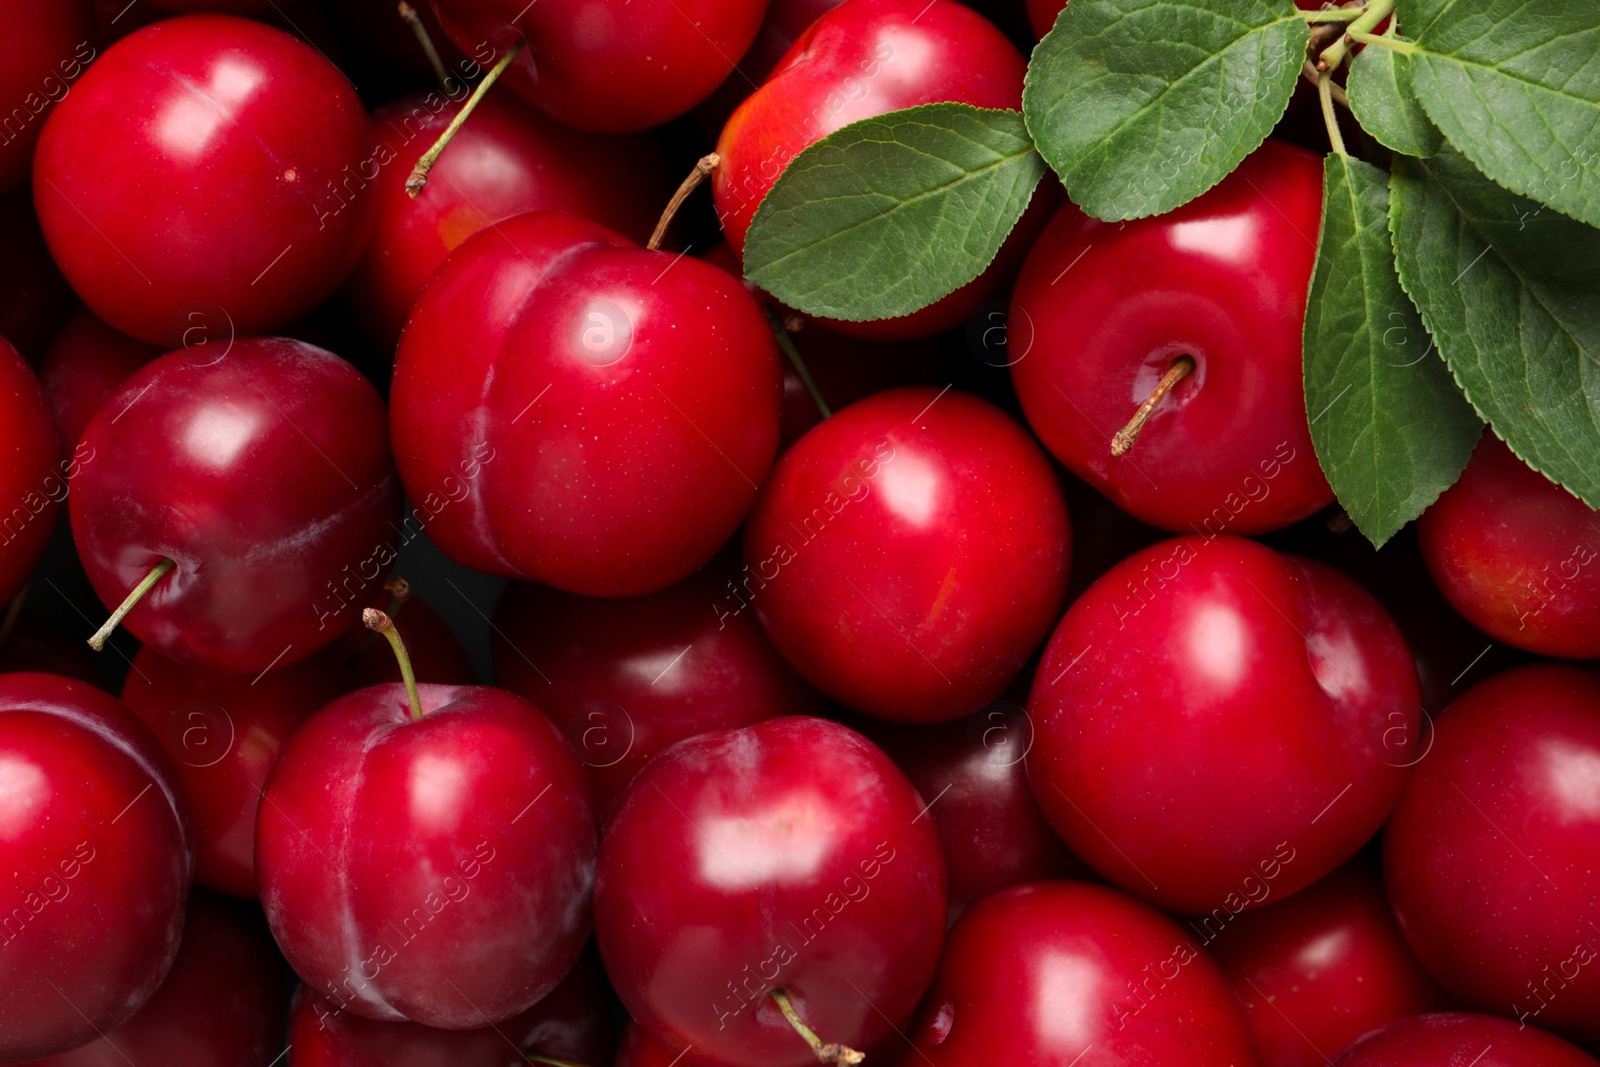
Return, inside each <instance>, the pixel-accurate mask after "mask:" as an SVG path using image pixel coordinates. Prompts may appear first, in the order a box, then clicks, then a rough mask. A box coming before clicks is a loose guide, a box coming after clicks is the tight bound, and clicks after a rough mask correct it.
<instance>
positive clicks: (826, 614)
mask: <svg viewBox="0 0 1600 1067" xmlns="http://www.w3.org/2000/svg"><path fill="white" fill-rule="evenodd" d="M1070 554H1071V530H1070V527H1069V526H1068V522H1067V507H1066V503H1065V501H1064V500H1063V499H1062V496H1061V489H1060V486H1059V484H1058V483H1057V481H1056V477H1055V474H1054V472H1053V471H1051V469H1050V464H1049V460H1048V459H1046V457H1045V455H1044V453H1043V452H1041V451H1040V450H1039V448H1038V446H1037V445H1035V444H1034V443H1033V440H1032V439H1031V438H1030V437H1029V436H1028V435H1027V433H1026V432H1024V431H1023V429H1022V427H1020V426H1018V425H1017V424H1016V423H1015V422H1013V421H1012V420H1011V419H1010V418H1008V417H1007V416H1006V415H1005V414H1004V413H1002V412H1001V411H1000V410H999V409H997V408H994V407H992V406H990V405H989V404H987V403H985V402H983V401H981V400H979V399H977V398H976V397H972V396H968V395H967V394H965V393H959V392H943V393H941V392H940V391H938V390H934V389H896V390H892V391H889V392H885V393H879V394H877V395H875V396H872V397H869V398H867V399H866V400H863V401H861V402H860V403H857V404H853V405H851V406H850V407H848V408H846V409H844V410H843V411H841V412H838V413H836V414H835V415H834V416H833V417H832V418H830V419H828V420H827V421H825V422H824V423H822V425H820V426H818V427H817V428H816V429H814V430H812V431H811V432H810V433H808V434H807V435H806V436H805V437H804V438H802V439H801V440H800V441H799V443H797V444H796V445H795V446H794V447H793V448H791V449H790V450H789V451H788V452H786V453H785V454H784V456H783V458H782V460H781V461H780V462H779V464H778V466H777V467H776V468H774V470H773V474H772V479H771V482H770V484H769V485H768V486H767V488H766V490H765V491H764V492H763V493H762V495H761V499H760V500H759V501H757V503H756V507H755V510H754V512H752V514H751V516H750V521H749V523H748V524H747V525H746V528H745V535H744V559H745V564H746V571H745V575H744V577H742V578H741V584H742V588H741V590H740V603H743V602H744V601H746V600H748V602H749V603H750V604H751V605H752V606H753V607H754V609H755V612H756V614H757V616H758V617H759V618H760V619H761V624H762V626H763V627H765V628H766V631H767V633H768V634H769V635H770V636H771V637H772V641H773V644H775V645H777V647H778V651H779V652H781V653H783V656H784V658H785V659H787V660H788V661H789V662H790V663H792V664H794V665H795V667H796V668H798V669H799V671H800V673H801V674H803V675H805V676H806V677H807V678H809V679H810V680H811V681H812V683H813V684H815V685H816V686H817V688H819V689H821V690H822V691H823V692H825V693H827V694H829V695H830V696H833V697H834V698H836V699H838V700H840V701H843V702H844V703H845V704H848V705H849V706H850V707H852V708H856V709H858V710H860V711H864V712H867V713H868V714H871V715H877V716H881V717H883V718H886V719H896V720H901V721H907V722H940V721H944V720H948V719H953V718H957V717H959V716H962V715H965V714H967V713H969V712H971V711H974V710H976V709H977V708H980V707H982V706H983V705H984V704H986V703H988V702H989V701H990V700H993V699H994V698H995V697H997V696H999V695H1000V693H1001V692H1002V691H1003V690H1004V689H1005V687H1006V685H1007V683H1009V682H1010V681H1011V678H1012V676H1013V675H1015V674H1016V673H1017V671H1018V670H1020V669H1021V667H1022V663H1023V660H1024V659H1026V658H1027V656H1028V654H1029V653H1030V652H1032V651H1033V649H1034V648H1035V647H1037V645H1038V644H1039V642H1040V640H1041V639H1042V638H1043V637H1044V636H1045V634H1046V633H1047V632H1048V630H1049V628H1050V626H1051V624H1052V623H1053V622H1054V621H1055V620H1056V619H1057V617H1058V615H1059V612H1060V610H1061V605H1062V601H1063V598H1064V597H1065V594H1066V582H1067V567H1068V563H1069V557H1070Z"/></svg>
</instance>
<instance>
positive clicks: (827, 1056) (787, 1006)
mask: <svg viewBox="0 0 1600 1067" xmlns="http://www.w3.org/2000/svg"><path fill="white" fill-rule="evenodd" d="M767 995H768V996H770V997H771V998H772V999H773V1000H774V1001H776V1002H777V1004H778V1010H779V1011H781V1012H783V1017H784V1018H785V1019H788V1020H789V1025H790V1026H792V1027H794V1032H795V1033H797V1034H799V1035H800V1036H801V1037H803V1038H805V1041H806V1044H808V1045H810V1046H811V1051H812V1052H814V1053H816V1056H817V1062H819V1063H842V1064H846V1065H847V1067H848V1065H850V1064H856V1063H860V1062H861V1061H862V1060H864V1059H866V1058H867V1057H866V1054H865V1053H862V1052H857V1051H856V1050H855V1049H853V1048H850V1047H849V1046H847V1045H837V1044H833V1043H831V1042H825V1041H823V1040H822V1039H821V1038H820V1037H818V1036H817V1035H816V1033H815V1032H814V1031H813V1030H812V1029H811V1027H809V1026H807V1025H806V1024H805V1023H804V1022H803V1021H802V1020H801V1018H800V1015H799V1013H798V1012H796V1011H795V1010H794V1005H793V1004H791V1003H789V994H787V993H785V992H784V991H783V990H781V989H769V990H768V991H767Z"/></svg>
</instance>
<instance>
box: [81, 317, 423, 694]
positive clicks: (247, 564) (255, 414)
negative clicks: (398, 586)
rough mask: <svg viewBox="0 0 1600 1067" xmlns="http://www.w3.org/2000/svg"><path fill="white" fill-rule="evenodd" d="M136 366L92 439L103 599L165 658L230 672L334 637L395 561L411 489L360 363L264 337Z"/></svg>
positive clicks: (84, 481) (91, 538) (90, 511)
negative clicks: (165, 563) (163, 570)
mask: <svg viewBox="0 0 1600 1067" xmlns="http://www.w3.org/2000/svg"><path fill="white" fill-rule="evenodd" d="M203 355H204V353H190V352H184V351H179V352H172V353H169V354H168V355H165V356H163V357H161V358H160V359H157V360H156V361H155V362H153V363H151V364H149V365H147V366H146V367H145V368H144V369H143V370H141V371H139V372H138V373H137V374H135V375H134V376H133V377H132V378H130V379H129V380H128V381H127V382H126V383H124V385H123V387H122V389H121V390H120V391H119V392H118V393H117V395H116V396H114V397H112V399H111V400H110V401H108V402H107V404H106V406H105V408H104V409H102V411H101V412H100V414H99V415H97V416H96V417H95V419H94V421H93V422H91V423H90V425H89V429H88V430H87V431H86V432H85V433H84V436H83V441H82V442H81V444H80V448H87V449H89V450H91V451H92V453H93V455H94V457H95V458H93V459H86V460H85V461H84V462H83V463H82V464H81V469H80V470H79V472H78V474H77V475H76V476H75V477H74V478H73V481H72V496H71V498H70V501H71V502H70V504H69V510H70V511H71V515H72V533H73V539H74V540H75V541H76V543H77V546H78V552H79V554H80V555H81V556H82V558H83V565H84V569H85V570H86V571H87V572H88V574H89V580H90V581H91V582H92V583H93V584H94V587H95V592H96V593H98V594H99V595H100V599H101V600H102V601H104V602H105V603H106V605H107V606H108V607H109V606H114V605H117V604H119V603H121V602H122V600H123V598H124V597H125V596H127V594H128V592H129V590H131V589H132V588H133V587H134V586H135V585H137V584H138V583H139V582H140V580H142V579H143V578H144V577H145V576H146V575H147V574H149V573H150V572H151V571H152V569H154V568H155V567H156V566H157V565H158V564H159V563H160V561H161V560H162V559H170V560H172V561H174V562H175V563H176V567H175V568H174V569H173V570H172V571H171V573H169V574H167V575H166V576H165V577H163V578H162V579H161V580H160V581H158V582H156V584H155V585H154V586H153V587H152V588H151V590H150V592H149V593H148V594H146V595H145V597H144V598H143V599H142V600H141V601H140V602H139V604H138V605H137V606H136V607H135V608H134V609H133V611H132V612H131V613H129V615H128V616H127V618H126V619H125V620H124V622H125V624H126V626H127V627H128V629H129V630H131V631H133V633H134V635H135V636H137V637H138V638H139V639H140V640H141V641H144V642H145V643H147V644H150V645H153V646H154V647H155V648H156V649H157V650H158V651H160V652H161V653H162V654H163V655H165V656H170V657H172V658H174V659H179V660H183V661H185V662H191V663H203V664H207V665H210V666H213V667H217V668H220V669H224V670H232V671H260V670H264V669H265V668H267V667H268V666H280V667H281V666H284V665H286V664H289V663H294V662H296V661H298V660H302V659H305V658H306V657H308V656H310V655H311V654H312V653H314V652H316V651H317V650H318V649H320V648H323V647H326V646H327V645H328V644H329V643H331V642H332V641H334V640H335V639H337V638H338V637H339V636H340V635H341V634H342V633H343V632H344V630H345V629H346V627H348V626H349V625H350V624H351V622H352V620H353V619H354V618H355V617H356V616H357V615H358V614H359V612H360V609H361V607H362V606H363V605H362V600H364V599H365V597H366V596H370V595H371V591H375V590H376V589H377V588H378V585H379V584H380V583H381V582H382V574H383V572H384V571H385V570H387V568H388V564H389V563H391V562H392V561H393V559H394V550H393V549H392V548H391V547H390V542H391V541H392V540H394V533H395V531H394V528H393V526H392V525H391V521H392V519H393V517H394V516H395V514H396V512H397V510H398V509H397V504H398V498H399V486H398V484H397V482H396V478H395V475H394V468H393V466H392V464H391V461H390V455H389V444H388V439H387V435H386V434H385V433H384V410H383V402H382V400H380V399H379V397H378V394H377V391H376V390H374V389H373V388H372V386H371V384H369V383H368V382H367V380H366V379H365V378H363V377H362V376H361V375H360V374H359V373H358V372H357V371H356V370H355V368H354V367H352V366H350V365H349V364H348V363H346V362H345V361H344V360H342V359H339V358H338V357H337V356H335V355H333V354H331V353H329V352H325V351H323V350H322V349H320V348H313V347H312V346H310V345H307V344H302V343H301V342H299V341H288V340H282V339H251V340H244V341H238V342H236V343H234V344H233V345H232V347H231V349H229V350H228V351H227V352H225V353H224V354H223V355H221V356H218V357H212V358H210V359H209V360H206V361H204V362H202V359H201V357H202V356H203Z"/></svg>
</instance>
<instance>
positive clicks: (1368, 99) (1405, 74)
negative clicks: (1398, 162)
mask: <svg viewBox="0 0 1600 1067" xmlns="http://www.w3.org/2000/svg"><path fill="white" fill-rule="evenodd" d="M1345 91H1346V92H1347V93H1348V94H1349V95H1350V110H1351V112H1352V113H1353V114H1354V115H1355V117H1356V121H1357V122H1359V123H1360V124H1361V128H1362V129H1363V130H1366V131H1367V132H1368V133H1370V134H1371V135H1372V136H1373V137H1374V138H1376V139H1377V141H1378V143H1379V144H1381V145H1383V146H1384V147H1386V148H1388V149H1390V150H1391V151H1394V152H1399V153H1401V154H1403V155H1408V156H1417V157H1419V158H1426V157H1427V156H1431V155H1433V154H1434V153H1435V152H1437V151H1439V145H1440V144H1441V143H1442V142H1443V135H1442V134H1440V133H1439V127H1437V126H1435V125H1434V124H1433V122H1432V121H1431V120H1430V119H1429V118H1428V115H1427V113H1426V112H1425V111H1423V110H1422V104H1421V103H1419V102H1418V100H1417V98H1416V95H1415V94H1414V92H1413V91H1412V88H1411V59H1410V57H1409V56H1404V55H1401V54H1400V53H1399V52H1396V51H1394V50H1393V49H1389V48H1382V47H1370V48H1366V49H1363V50H1362V51H1361V52H1360V53H1359V54H1358V55H1357V56H1356V58H1355V59H1354V60H1352V61H1351V66H1350V84H1349V85H1347V86H1346V87H1345Z"/></svg>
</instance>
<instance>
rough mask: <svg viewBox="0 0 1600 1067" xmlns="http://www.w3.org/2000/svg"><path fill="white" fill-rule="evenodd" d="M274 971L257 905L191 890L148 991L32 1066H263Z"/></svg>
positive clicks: (277, 1003) (278, 1048)
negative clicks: (173, 943) (80, 1040)
mask: <svg viewBox="0 0 1600 1067" xmlns="http://www.w3.org/2000/svg"><path fill="white" fill-rule="evenodd" d="M282 972H283V960H282V958H281V957H279V955H278V950H277V948H276V947H275V946H274V945H273V944H272V937H271V936H270V935H269V934H268V933H267V928H266V925H265V924H264V923H262V921H261V916H260V914H259V913H256V912H254V910H253V909H251V908H248V907H246V906H244V905H242V904H239V903H236V902H234V901H228V900H224V899H221V898H218V897H213V896H210V895H208V894H206V893H204V892H203V891H202V892H199V893H196V894H195V895H194V896H192V897H191V898H190V900H189V910H188V913H187V915H186V917H185V919H184V925H183V941H182V943H181V944H180V945H179V946H178V958H177V959H176V960H175V961H174V962H173V964H172V970H170V971H168V972H167V978H166V981H164V982H162V983H161V988H160V989H158V990H156V993H155V996H153V997H151V998H150V1000H149V1001H148V1002H147V1003H146V1004H145V1006H144V1007H143V1008H141V1009H139V1013H138V1014H137V1015H135V1016H134V1017H133V1018H131V1019H129V1020H128V1021H127V1022H125V1023H123V1024H122V1025H121V1026H119V1027H117V1028H116V1029H115V1030H112V1031H111V1032H109V1033H107V1034H105V1035H104V1036H102V1037H100V1038H98V1039H96V1040H94V1041H91V1042H90V1043H89V1044H87V1045H84V1046H83V1047H81V1048H77V1049H73V1050H72V1051H71V1052H66V1053H62V1054H61V1055H59V1056H52V1057H50V1058H49V1059H45V1060H40V1061H38V1062H37V1063H35V1064H34V1065H33V1067H177V1065H180V1064H181V1065H183V1067H270V1065H271V1064H273V1062H274V1060H273V1057H275V1056H278V1055H280V1054H281V1053H282V1052H283V1051H284V1048H283V1040H282V1038H283V1020H284V1011H285V1009H286V1008H287V1007H288V997H286V996H285V995H284V989H283V974H282ZM295 1062H296V1063H298V1062H299V1061H298V1060H296V1061H295Z"/></svg>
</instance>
